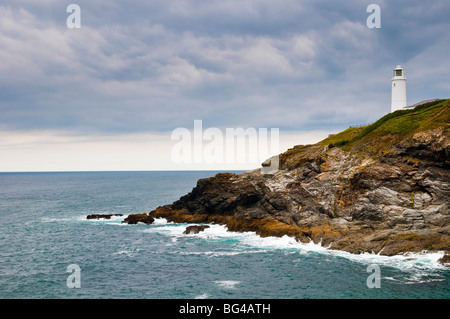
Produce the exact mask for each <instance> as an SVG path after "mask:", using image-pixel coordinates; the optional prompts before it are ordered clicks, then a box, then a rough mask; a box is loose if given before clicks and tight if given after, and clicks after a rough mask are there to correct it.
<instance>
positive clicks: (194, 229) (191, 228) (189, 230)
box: [183, 225, 209, 235]
mask: <svg viewBox="0 0 450 319" xmlns="http://www.w3.org/2000/svg"><path fill="white" fill-rule="evenodd" d="M207 228H209V226H208V225H193V226H188V227H186V230H185V231H184V232H183V234H187V235H190V234H198V233H199V232H202V231H204V230H205V229H207Z"/></svg>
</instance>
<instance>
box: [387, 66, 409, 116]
mask: <svg viewBox="0 0 450 319" xmlns="http://www.w3.org/2000/svg"><path fill="white" fill-rule="evenodd" d="M391 81H392V97H391V112H394V111H397V110H400V109H403V108H405V107H406V106H407V104H406V103H407V102H406V77H405V72H404V70H403V68H402V67H401V66H400V65H397V67H396V68H395V69H394V77H393V78H392V80H391Z"/></svg>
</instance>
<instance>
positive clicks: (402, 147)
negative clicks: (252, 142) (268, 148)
mask: <svg viewBox="0 0 450 319" xmlns="http://www.w3.org/2000/svg"><path fill="white" fill-rule="evenodd" d="M449 123H450V100H437V101H433V102H429V103H426V104H423V105H419V106H417V107H416V108H414V109H411V110H401V111H396V112H394V113H390V114H388V115H386V116H384V117H383V118H381V119H380V120H378V121H377V122H375V123H373V124H371V125H368V126H363V127H352V128H349V129H347V130H345V131H343V132H341V133H338V134H335V135H330V136H329V137H328V138H326V139H325V140H323V141H321V142H319V143H317V144H313V145H297V146H295V147H293V148H291V149H289V150H287V151H286V152H284V153H282V154H280V155H279V169H278V170H277V171H275V172H274V173H273V174H263V173H262V171H261V169H255V170H252V171H249V172H245V173H242V174H239V175H236V174H232V173H220V174H217V175H216V176H214V177H211V178H206V179H201V180H199V181H198V182H197V186H196V187H195V188H194V189H193V190H192V191H191V192H190V193H189V194H187V195H185V196H183V197H181V198H180V199H179V200H177V201H175V202H174V203H172V204H168V205H165V206H161V207H158V208H156V209H155V210H153V211H151V212H150V213H149V214H148V215H147V216H148V218H159V217H162V218H166V219H167V220H168V221H173V222H177V223H206V224H208V223H218V224H223V225H226V226H227V228H228V230H230V231H254V232H256V233H257V234H259V235H260V236H284V235H288V236H292V237H295V238H296V239H297V240H298V241H301V242H309V241H311V240H312V241H314V242H315V243H321V244H322V245H324V246H327V247H329V248H330V249H337V250H344V251H348V252H351V253H361V252H374V253H379V254H382V255H395V254H402V253H406V252H422V251H429V252H433V251H444V252H445V256H444V257H443V258H442V259H441V262H443V263H448V262H450V261H449V253H450V212H449V198H450V174H449V164H450V157H449V155H450V147H449V146H450V142H449V126H450V124H449ZM130 216H131V215H130ZM130 216H129V217H128V218H130Z"/></svg>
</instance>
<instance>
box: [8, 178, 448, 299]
mask: <svg viewBox="0 0 450 319" xmlns="http://www.w3.org/2000/svg"><path fill="white" fill-rule="evenodd" d="M216 173H218V172H217V171H145V172H45V173H0V299H248V298H251V299H255V300H257V299H374V298H376V299H448V298H449V297H450V288H449V280H450V269H449V268H446V267H444V266H443V265H441V264H440V263H439V262H438V259H439V258H441V257H442V256H443V253H442V252H433V253H421V254H419V253H416V254H409V255H399V256H391V257H387V256H381V255H377V254H374V253H365V254H358V255H356V254H350V253H346V252H342V251H335V250H332V249H329V248H328V247H324V246H322V245H320V244H314V243H312V242H311V243H306V244H305V243H299V242H296V241H295V240H294V239H293V238H290V237H287V236H284V237H281V238H276V237H265V238H262V237H260V236H258V235H256V234H255V233H253V232H230V231H228V230H227V228H226V227H224V226H221V225H210V228H207V229H205V230H204V231H203V232H201V233H199V234H189V235H186V234H183V232H184V230H185V229H186V226H187V224H176V223H171V222H167V220H165V219H157V220H156V221H155V222H154V223H153V224H151V225H146V224H136V225H128V224H124V223H122V221H123V220H124V218H125V217H126V216H127V215H128V214H135V213H148V212H150V211H151V210H153V209H155V208H156V207H158V206H161V205H165V204H170V203H172V202H174V201H175V200H177V199H179V198H180V197H181V196H183V195H185V194H187V193H188V192H190V191H191V190H192V188H193V187H195V185H196V183H197V180H198V179H200V178H206V177H210V176H214V175H215V174H216ZM235 173H240V172H235ZM90 214H123V216H115V217H112V218H111V219H110V220H88V219H87V218H86V217H87V215H90Z"/></svg>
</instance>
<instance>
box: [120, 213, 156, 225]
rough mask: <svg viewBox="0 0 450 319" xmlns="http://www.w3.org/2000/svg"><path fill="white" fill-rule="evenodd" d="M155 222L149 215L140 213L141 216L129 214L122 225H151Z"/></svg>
mask: <svg viewBox="0 0 450 319" xmlns="http://www.w3.org/2000/svg"><path fill="white" fill-rule="evenodd" d="M154 221H155V219H154V218H153V217H152V216H150V215H149V214H146V213H142V214H130V215H128V216H127V218H125V219H124V220H123V222H122V223H125V224H137V223H144V224H148V225H150V224H152V223H153V222H154Z"/></svg>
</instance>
